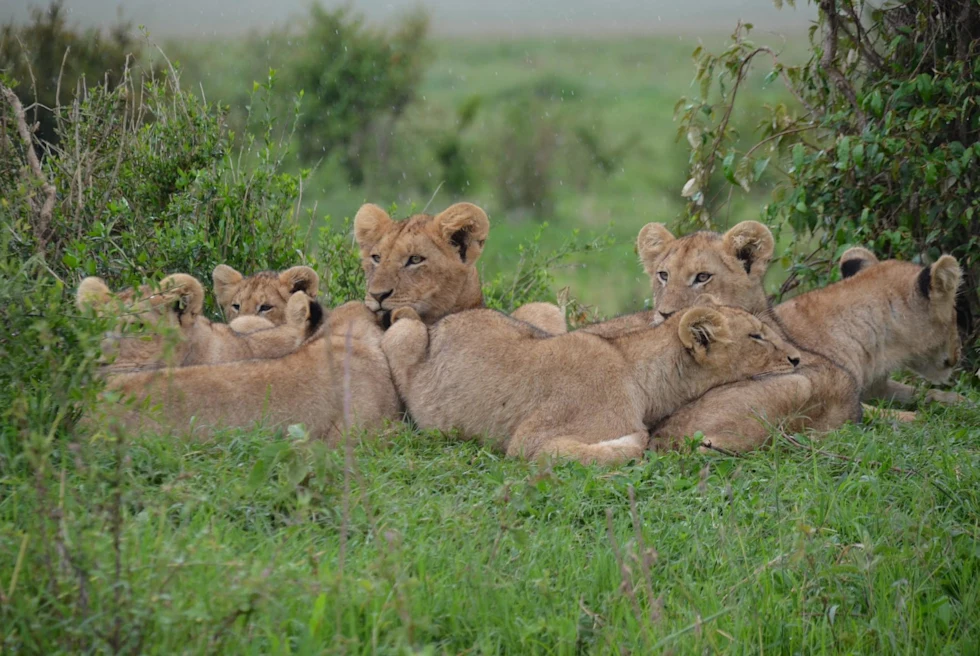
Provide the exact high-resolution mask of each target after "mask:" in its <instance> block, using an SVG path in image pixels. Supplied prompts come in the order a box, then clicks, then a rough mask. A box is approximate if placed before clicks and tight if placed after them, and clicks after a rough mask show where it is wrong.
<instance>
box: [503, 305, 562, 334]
mask: <svg viewBox="0 0 980 656" xmlns="http://www.w3.org/2000/svg"><path fill="white" fill-rule="evenodd" d="M510 316H511V317H512V318H514V319H517V320H519V321H523V322H525V323H529V324H531V325H532V326H534V327H535V328H539V329H541V330H543V331H545V332H546V333H549V334H551V335H564V334H565V333H567V332H568V326H567V324H566V323H565V313H564V312H563V311H562V309H561V308H560V307H558V306H557V305H555V304H554V303H541V302H536V303H525V304H524V305H522V306H521V307H519V308H517V309H516V310H514V311H513V312H511V314H510Z"/></svg>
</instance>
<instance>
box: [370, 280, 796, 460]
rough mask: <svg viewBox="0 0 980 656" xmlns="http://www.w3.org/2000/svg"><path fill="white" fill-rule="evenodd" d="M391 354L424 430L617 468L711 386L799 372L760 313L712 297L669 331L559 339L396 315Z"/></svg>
mask: <svg viewBox="0 0 980 656" xmlns="http://www.w3.org/2000/svg"><path fill="white" fill-rule="evenodd" d="M392 320H393V321H394V324H393V325H392V327H391V328H390V329H389V330H388V331H387V332H386V333H385V335H384V338H383V340H382V342H381V347H382V349H383V350H384V352H385V355H387V357H388V363H389V365H390V366H391V371H392V375H393V377H394V379H395V385H396V387H397V388H398V390H399V393H400V394H401V396H402V398H403V399H404V400H405V403H406V405H407V407H408V411H409V414H411V415H412V417H413V418H414V419H415V421H416V422H417V423H418V424H419V426H420V427H422V428H435V429H439V430H443V431H450V430H453V429H458V430H459V431H461V433H462V434H463V436H464V437H467V438H480V437H486V438H487V439H489V440H490V441H491V442H492V443H494V444H496V445H497V446H499V447H500V448H501V449H503V450H504V451H505V452H506V453H507V455H509V456H524V457H527V458H531V457H536V456H558V457H564V458H570V459H574V460H578V461H579V462H582V463H599V464H616V463H623V462H626V461H628V460H630V459H632V458H637V457H640V456H641V455H642V454H643V451H644V450H645V448H646V445H647V442H648V439H649V438H648V433H647V426H648V425H651V424H653V423H656V422H657V421H659V420H660V419H662V418H663V417H665V416H666V415H668V414H669V413H670V412H672V411H674V410H676V409H677V408H679V407H680V406H681V405H683V404H684V403H687V402H689V401H691V400H693V399H695V398H697V397H698V396H700V395H701V394H703V393H704V392H705V391H707V390H709V389H711V388H712V387H714V386H716V385H719V384H722V383H726V382H731V381H736V380H740V379H743V378H746V377H749V376H753V375H756V374H761V373H767V372H773V371H791V370H792V369H793V368H794V367H795V366H796V365H797V364H798V363H799V354H798V353H797V352H796V350H795V349H794V348H793V347H792V346H790V345H789V344H787V343H786V342H784V341H783V340H782V339H781V338H780V337H779V336H778V335H777V334H776V333H775V332H774V331H773V330H772V329H771V328H769V327H768V326H766V325H765V324H763V323H762V322H761V321H760V320H759V319H757V318H756V317H755V316H753V315H751V314H749V313H748V312H745V311H744V310H739V309H736V308H729V307H721V306H715V305H714V304H713V302H712V299H703V300H702V304H701V305H699V306H698V307H694V308H691V309H689V310H686V311H684V312H681V313H678V315H677V316H676V317H673V318H671V319H670V320H668V321H667V322H665V323H664V324H663V325H662V326H660V327H656V328H649V329H646V330H640V331H634V332H630V333H629V334H626V335H621V336H618V337H612V338H605V337H601V336H598V335H592V334H588V333H583V332H575V333H567V334H564V335H557V336H549V335H547V334H545V333H543V332H542V331H540V330H538V329H536V328H535V327H533V326H531V325H529V324H527V323H524V322H521V321H518V320H515V319H513V318H511V317H508V316H506V315H504V314H501V313H498V312H495V311H493V310H483V309H480V310H469V311H466V312H461V313H458V314H454V315H450V316H448V317H446V318H444V319H442V320H441V321H439V322H438V323H436V324H434V325H433V326H431V327H428V328H427V327H426V325H425V324H424V323H422V322H421V320H420V319H419V317H418V315H417V314H416V313H415V311H414V310H413V309H412V308H408V307H406V308H400V309H398V310H395V312H393V313H392Z"/></svg>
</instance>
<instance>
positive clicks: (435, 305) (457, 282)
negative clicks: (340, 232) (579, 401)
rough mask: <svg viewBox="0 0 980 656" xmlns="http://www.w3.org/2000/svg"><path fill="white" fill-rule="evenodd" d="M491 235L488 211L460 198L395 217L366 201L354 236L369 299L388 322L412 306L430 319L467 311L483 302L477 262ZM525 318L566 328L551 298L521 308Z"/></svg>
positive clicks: (428, 321) (550, 327) (356, 220)
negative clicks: (423, 211) (447, 204)
mask: <svg viewBox="0 0 980 656" xmlns="http://www.w3.org/2000/svg"><path fill="white" fill-rule="evenodd" d="M489 234H490V220H489V218H487V214H486V212H484V211H483V210H482V209H480V208H479V207H477V206H476V205H473V204H471V203H456V204H455V205H452V206H450V207H449V208H447V209H446V210H444V211H443V212H440V213H439V214H436V215H435V216H432V215H429V214H416V215H415V216H412V217H409V218H407V219H405V220H403V221H393V220H392V219H391V217H390V216H388V213H387V212H385V211H384V210H383V209H381V208H380V207H378V206H377V205H373V204H370V203H368V204H366V205H363V206H362V207H361V209H360V210H358V212H357V215H356V216H355V217H354V237H355V239H356V240H357V244H358V246H359V248H360V252H361V266H362V267H363V268H364V274H365V276H366V278H367V293H366V295H365V297H364V302H365V304H366V305H367V306H368V308H369V309H370V310H371V311H373V312H375V313H376V314H377V315H378V317H379V321H380V322H381V324H382V325H385V326H386V325H388V317H390V315H391V312H392V311H393V310H396V309H398V308H401V307H410V308H412V309H413V310H415V312H416V313H417V314H418V315H419V317H421V319H422V321H424V322H425V323H426V324H431V323H434V322H436V321H438V320H439V319H441V318H443V317H445V316H446V315H449V314H452V313H454V312H460V311H462V310H469V309H473V308H480V307H483V290H482V288H481V286H480V274H479V272H478V271H477V269H476V261H477V260H478V259H479V257H480V254H481V253H482V252H483V247H484V245H485V244H486V240H487V236H488V235H489ZM514 314H515V316H517V317H519V318H520V319H521V320H523V321H528V322H531V323H535V322H538V321H540V322H541V323H542V324H544V325H538V324H536V325H538V327H540V328H542V329H544V330H548V331H549V332H551V331H554V332H558V331H561V332H565V315H564V313H563V312H562V310H561V309H560V308H558V306H556V305H552V304H550V303H529V304H528V305H526V306H524V307H522V308H518V309H517V310H515V313H514Z"/></svg>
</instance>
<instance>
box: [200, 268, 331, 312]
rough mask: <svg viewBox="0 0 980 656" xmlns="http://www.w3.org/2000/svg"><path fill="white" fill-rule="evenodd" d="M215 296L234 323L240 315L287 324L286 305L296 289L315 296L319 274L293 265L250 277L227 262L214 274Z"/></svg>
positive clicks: (212, 276)
mask: <svg viewBox="0 0 980 656" xmlns="http://www.w3.org/2000/svg"><path fill="white" fill-rule="evenodd" d="M211 280H212V282H213V283H214V297H215V299H217V301H218V305H219V306H220V307H221V311H222V312H224V314H225V318H226V319H227V320H228V322H229V323H231V322H232V321H233V320H235V319H237V318H239V317H248V316H258V317H262V318H264V319H268V320H269V321H270V322H272V324H273V325H275V326H281V325H282V324H284V323H286V318H287V314H286V305H287V304H288V303H289V299H290V298H292V296H293V294H295V293H296V292H304V293H305V294H306V295H307V296H309V297H310V298H312V299H316V296H317V292H318V289H319V286H320V277H319V276H318V275H317V273H316V271H314V270H313V269H311V268H310V267H308V266H294V267H292V268H289V269H286V270H285V271H282V272H277V271H260V272H258V273H254V274H252V275H250V276H248V277H246V276H243V275H242V274H240V273H238V272H237V271H235V270H234V269H233V268H231V267H230V266H228V265H227V264H219V265H218V266H216V267H215V268H214V271H213V272H212V273H211Z"/></svg>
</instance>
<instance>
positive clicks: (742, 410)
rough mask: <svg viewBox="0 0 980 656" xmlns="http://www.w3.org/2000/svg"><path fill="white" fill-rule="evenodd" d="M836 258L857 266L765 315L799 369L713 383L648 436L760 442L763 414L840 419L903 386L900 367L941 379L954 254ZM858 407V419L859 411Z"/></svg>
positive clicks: (664, 441) (725, 445) (947, 365)
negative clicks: (795, 354) (796, 354)
mask: <svg viewBox="0 0 980 656" xmlns="http://www.w3.org/2000/svg"><path fill="white" fill-rule="evenodd" d="M856 260H860V266H858V263H857V262H856ZM841 264H842V266H844V267H847V268H849V269H855V268H860V271H858V272H857V273H854V274H853V275H849V276H848V277H846V278H845V279H844V280H841V281H840V282H838V283H835V284H833V285H828V286H827V287H824V288H823V289H818V290H815V291H812V292H808V293H806V294H801V295H800V296H797V297H795V298H793V299H790V300H789V301H786V302H785V303H782V304H780V305H778V306H776V307H775V308H773V310H772V319H771V320H772V321H774V322H776V323H777V324H778V325H779V326H780V327H781V328H782V330H783V331H784V332H785V333H786V334H787V335H789V336H790V338H791V339H792V340H793V342H794V343H795V344H797V345H798V346H799V348H800V350H801V351H802V353H803V366H801V367H800V369H799V371H798V372H796V373H794V374H791V375H780V376H772V377H768V378H766V379H763V380H758V381H751V382H739V383H734V384H731V385H725V386H721V387H719V388H717V389H713V390H711V391H710V392H708V393H707V394H705V395H704V396H702V397H701V398H699V399H698V400H697V401H695V402H693V403H691V404H689V405H687V406H685V407H684V408H682V409H681V410H680V411H678V412H676V413H674V414H673V415H671V416H670V417H669V418H668V419H666V420H665V421H664V422H663V423H662V424H661V425H659V426H657V427H656V428H655V430H654V436H655V440H654V444H655V445H656V446H657V447H658V448H664V447H670V446H676V445H677V444H679V442H680V438H681V437H682V436H685V435H693V434H694V433H695V432H697V431H701V432H702V433H703V434H704V440H703V442H702V444H703V447H702V448H717V449H724V450H728V451H746V450H749V449H753V448H757V447H759V446H762V445H763V444H765V442H766V440H767V439H768V437H769V430H768V429H767V427H766V425H765V422H771V423H777V424H780V425H781V426H782V429H783V430H785V431H787V432H790V433H794V432H798V431H801V430H804V429H814V430H817V431H827V430H832V429H834V428H837V427H839V426H840V425H841V424H842V423H844V421H845V420H847V419H849V417H847V416H846V410H847V406H848V405H849V404H850V405H852V406H855V407H856V406H857V403H858V398H859V396H863V397H864V398H869V397H874V396H879V395H881V396H896V395H897V394H898V393H896V392H893V391H892V390H894V389H896V386H897V387H898V389H901V387H902V386H898V384H897V383H896V384H891V382H890V381H889V376H890V374H891V373H892V372H894V371H897V370H899V369H902V368H908V369H911V370H912V371H913V372H915V373H917V374H918V375H920V376H922V377H923V378H926V379H927V380H930V381H932V382H935V383H942V382H945V381H946V380H947V379H948V378H949V376H950V375H951V374H952V372H953V369H954V368H955V367H956V365H957V364H958V362H959V359H960V353H961V351H960V349H961V346H960V337H959V332H958V329H957V313H956V307H955V306H956V293H957V289H958V287H959V284H960V279H961V277H962V273H961V271H960V267H959V264H958V263H957V261H956V259H955V258H953V257H951V256H949V255H943V256H942V257H940V258H939V259H938V260H937V261H936V262H935V263H934V264H933V265H931V266H928V267H921V266H919V265H917V264H912V263H911V262H900V261H897V260H888V261H885V262H878V260H877V258H875V257H874V255H872V254H871V253H870V252H868V251H867V250H865V249H863V248H854V249H850V250H849V251H847V252H845V253H844V255H843V256H841ZM855 414H856V415H857V416H856V417H854V418H855V419H856V418H859V417H860V410H859V409H856V410H855ZM762 420H765V421H762Z"/></svg>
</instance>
